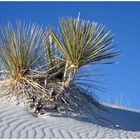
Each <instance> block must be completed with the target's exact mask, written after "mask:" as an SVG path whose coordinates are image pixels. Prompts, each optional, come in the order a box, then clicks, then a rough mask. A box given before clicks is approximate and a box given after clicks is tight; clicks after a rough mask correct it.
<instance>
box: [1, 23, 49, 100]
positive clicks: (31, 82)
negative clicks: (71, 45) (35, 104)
mask: <svg viewBox="0 0 140 140" xmlns="http://www.w3.org/2000/svg"><path fill="white" fill-rule="evenodd" d="M42 36H43V29H42V28H41V27H39V26H37V25H36V24H29V25H26V24H25V23H23V24H21V23H20V22H18V23H17V24H16V26H12V25H11V24H8V26H6V27H5V28H4V29H1V31H0V65H1V81H0V90H1V93H0V96H1V97H2V96H6V97H10V98H11V97H13V96H16V99H17V100H18V101H20V100H22V99H24V98H30V96H34V95H35V96H36V95H37V96H43V93H45V88H43V86H41V85H40V84H39V82H38V81H37V78H38V77H44V76H45V74H43V73H42V71H43V70H46V61H45V57H44V50H43V46H42Z"/></svg>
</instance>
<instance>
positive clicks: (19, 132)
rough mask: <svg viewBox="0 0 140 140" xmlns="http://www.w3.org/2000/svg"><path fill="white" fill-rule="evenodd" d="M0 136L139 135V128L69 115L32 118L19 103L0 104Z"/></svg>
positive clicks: (97, 136)
mask: <svg viewBox="0 0 140 140" xmlns="http://www.w3.org/2000/svg"><path fill="white" fill-rule="evenodd" d="M0 138H31V139H33V138H70V139H72V138H140V132H134V131H123V130H116V129H110V128H107V127H102V126H99V125H96V124H92V123H88V122H83V121H78V120H75V119H72V118H66V117H65V118H64V117H47V118H36V117H33V116H32V115H31V114H29V113H28V112H27V111H26V110H25V109H24V108H23V107H19V106H15V105H11V104H10V103H4V104H1V106H0Z"/></svg>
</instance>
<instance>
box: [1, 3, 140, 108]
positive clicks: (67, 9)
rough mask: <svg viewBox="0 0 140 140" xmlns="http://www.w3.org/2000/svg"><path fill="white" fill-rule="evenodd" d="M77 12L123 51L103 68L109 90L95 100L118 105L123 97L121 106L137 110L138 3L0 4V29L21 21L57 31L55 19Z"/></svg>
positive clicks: (139, 103) (139, 80) (139, 72)
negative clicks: (111, 35) (106, 31)
mask: <svg viewBox="0 0 140 140" xmlns="http://www.w3.org/2000/svg"><path fill="white" fill-rule="evenodd" d="M79 12H80V13H81V19H85V20H90V21H97V22H99V23H102V24H104V25H106V26H107V27H108V28H109V29H110V30H111V31H112V32H113V33H114V35H115V40H116V43H117V48H116V49H119V50H121V51H122V52H121V57H120V58H118V59H117V61H119V63H118V64H114V65H109V66H103V68H105V70H104V71H103V73H105V74H108V76H106V79H107V80H108V81H109V82H108V84H105V85H104V86H105V87H107V88H108V89H109V90H108V91H107V93H98V94H97V96H99V97H100V98H101V99H104V98H105V99H104V100H108V101H109V100H111V101H114V99H115V100H116V101H117V100H119V99H120V94H123V95H122V97H123V99H122V100H123V104H126V105H128V106H129V107H131V108H137V109H140V2H42V3H41V2H19V3H17V2H13V3H11V2H3V3H2V2H0V25H4V24H5V23H7V21H9V22H11V23H15V22H16V21H17V20H22V21H23V20H24V21H26V22H29V21H32V22H36V23H38V24H43V25H47V26H50V25H51V26H53V27H55V29H57V27H58V18H61V17H66V16H72V17H77V15H78V13H79Z"/></svg>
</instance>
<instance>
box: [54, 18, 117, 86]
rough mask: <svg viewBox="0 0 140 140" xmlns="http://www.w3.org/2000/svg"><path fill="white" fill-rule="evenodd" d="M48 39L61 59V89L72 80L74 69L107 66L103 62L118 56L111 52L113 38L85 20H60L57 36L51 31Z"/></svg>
mask: <svg viewBox="0 0 140 140" xmlns="http://www.w3.org/2000/svg"><path fill="white" fill-rule="evenodd" d="M51 36H52V37H53V39H54V41H55V42H56V43H57V45H58V47H59V49H60V51H61V52H62V53H63V57H64V59H65V71H64V76H63V85H64V87H66V88H67V87H69V86H70V85H71V83H72V82H73V81H74V77H75V74H76V72H77V70H78V69H79V68H80V67H82V66H85V65H88V64H111V63H113V62H110V61H106V60H110V59H111V58H114V57H116V56H117V55H118V51H114V50H113V48H114V47H115V43H114V40H113V35H112V33H111V32H110V31H108V30H107V29H106V27H105V26H103V25H102V24H98V23H96V22H93V23H90V22H88V21H85V20H80V19H79V17H78V18H77V19H73V18H71V17H68V18H63V19H62V20H61V21H60V37H58V35H57V34H56V32H55V31H54V30H52V31H51Z"/></svg>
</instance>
